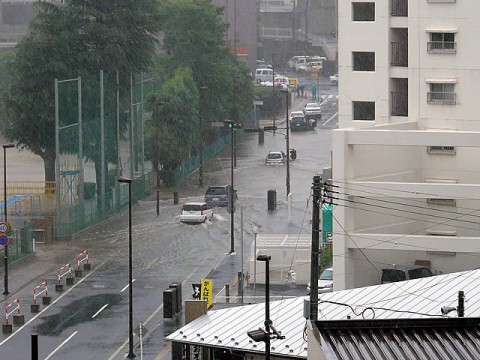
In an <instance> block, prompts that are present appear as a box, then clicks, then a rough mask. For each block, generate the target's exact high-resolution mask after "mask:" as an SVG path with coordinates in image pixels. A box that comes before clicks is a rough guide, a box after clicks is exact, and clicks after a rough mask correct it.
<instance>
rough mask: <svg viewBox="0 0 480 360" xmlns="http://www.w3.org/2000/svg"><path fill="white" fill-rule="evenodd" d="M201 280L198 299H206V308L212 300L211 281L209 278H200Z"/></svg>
mask: <svg viewBox="0 0 480 360" xmlns="http://www.w3.org/2000/svg"><path fill="white" fill-rule="evenodd" d="M201 282H202V288H201V291H200V300H207V308H210V306H212V302H213V294H212V293H213V282H212V280H209V279H202V280H201Z"/></svg>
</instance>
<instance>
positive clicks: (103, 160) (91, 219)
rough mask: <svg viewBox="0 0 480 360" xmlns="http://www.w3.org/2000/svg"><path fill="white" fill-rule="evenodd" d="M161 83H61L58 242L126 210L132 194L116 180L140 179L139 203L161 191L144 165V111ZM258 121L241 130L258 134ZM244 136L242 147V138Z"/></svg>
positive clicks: (183, 169)
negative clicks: (256, 129) (253, 131)
mask: <svg viewBox="0 0 480 360" xmlns="http://www.w3.org/2000/svg"><path fill="white" fill-rule="evenodd" d="M159 85H160V81H159V80H158V79H154V78H152V77H147V76H145V75H144V74H140V75H133V74H131V75H129V76H126V77H124V78H122V76H121V74H107V73H103V72H100V74H98V75H95V76H90V77H86V78H75V79H68V80H60V81H56V82H55V88H56V96H55V100H56V121H55V122H56V127H55V128H56V164H55V165H56V169H55V170H56V171H55V174H56V192H55V194H56V204H57V211H56V217H55V236H57V237H68V236H71V235H73V234H75V233H78V232H80V231H82V230H84V229H87V228H89V227H91V226H93V225H95V224H98V223H99V222H102V221H104V220H107V219H109V218H111V217H112V216H114V215H116V214H118V213H119V212H121V211H123V210H124V209H125V206H126V204H128V194H127V193H126V192H125V191H126V190H125V187H124V186H122V187H120V186H119V184H118V182H117V179H118V178H119V177H122V176H125V177H128V178H131V179H134V182H133V184H132V203H136V202H137V201H138V200H139V199H142V198H145V197H146V196H148V195H149V194H151V193H152V192H153V190H154V184H153V183H151V181H150V180H151V179H153V178H155V177H154V176H150V175H149V171H151V169H152V165H151V164H150V163H146V162H145V150H144V139H145V137H144V136H145V130H144V124H145V121H146V120H147V119H148V117H149V116H150V114H148V113H145V111H144V104H145V102H146V101H147V99H148V98H149V97H150V95H151V94H153V93H154V92H155V91H157V89H159ZM255 115H256V114H255V113H254V112H253V111H252V112H251V113H248V114H247V115H246V116H245V118H244V120H243V121H242V124H243V126H244V127H254V126H256V124H257V121H256V116H255ZM243 134H244V133H243V131H238V133H237V140H239V139H241V138H242V137H243ZM230 141H231V139H230V135H224V136H222V137H220V138H219V139H218V140H216V141H215V142H214V143H212V144H210V145H208V146H205V147H204V149H203V160H204V161H207V160H208V159H210V158H212V157H214V156H216V155H218V154H219V153H220V152H221V151H222V150H223V149H224V148H225V147H226V146H228V145H229V144H230ZM199 160H200V159H199V156H197V155H194V156H192V157H191V158H189V159H188V160H187V161H185V162H184V163H183V164H181V166H179V167H178V168H177V169H175V170H174V171H173V180H174V182H175V183H176V182H179V181H180V180H181V179H183V178H184V177H185V176H186V175H187V174H189V173H191V172H192V171H194V170H195V169H197V168H198V167H199Z"/></svg>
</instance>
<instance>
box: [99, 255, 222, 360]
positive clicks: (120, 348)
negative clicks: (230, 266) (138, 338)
mask: <svg viewBox="0 0 480 360" xmlns="http://www.w3.org/2000/svg"><path fill="white" fill-rule="evenodd" d="M221 261H222V259H220V261H219V262H218V263H217V265H216V267H218V265H219V264H220V262H221ZM206 262H207V260H206V259H205V260H204V261H203V262H202V264H201V265H200V266H198V267H197V268H199V267H201V266H203V265H204V264H205V263H206ZM197 268H195V269H193V270H192V272H191V273H190V274H189V275H188V276H187V277H186V278H185V280H183V281H182V282H181V285H182V287H183V284H184V283H186V282H187V280H188V279H190V278H191V277H192V276H193V275H195V274H196V273H197ZM207 277H208V276H207ZM162 309H163V304H161V305H160V306H159V307H158V308H156V309H155V311H154V312H153V313H152V314H150V316H149V317H148V318H147V319H146V320H145V321H144V322H143V323H142V325H144V326H146V325H148V323H149V322H150V321H151V320H152V319H153V318H154V316H155V315H157V314H158V312H159V311H161V310H162ZM163 322H164V320H161V321H159V322H158V323H157V324H156V325H155V326H154V327H153V329H150V331H149V332H148V334H146V335H145V336H144V337H143V340H144V341H145V340H147V339H148V338H149V337H150V336H151V334H153V333H154V332H155V330H156V329H157V328H158V327H159V326H160V325H162V324H163ZM128 341H129V338H128V337H127V339H126V340H125V341H124V342H123V344H122V345H120V346H119V347H118V348H117V350H116V351H115V352H114V353H113V355H112V356H110V357H109V358H108V360H113V359H116V357H117V355H118V354H119V353H120V352H121V351H122V349H123V348H124V347H126V346H127V344H128ZM137 346H138V345H137ZM137 346H135V344H134V349H135V348H136V347H137ZM127 355H128V354H127ZM124 357H126V355H125V356H124Z"/></svg>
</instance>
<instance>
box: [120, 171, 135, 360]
mask: <svg viewBox="0 0 480 360" xmlns="http://www.w3.org/2000/svg"><path fill="white" fill-rule="evenodd" d="M118 182H120V183H124V184H128V355H127V358H129V359H133V358H134V357H135V354H134V353H133V289H132V288H133V286H132V285H133V280H132V179H128V178H119V179H118Z"/></svg>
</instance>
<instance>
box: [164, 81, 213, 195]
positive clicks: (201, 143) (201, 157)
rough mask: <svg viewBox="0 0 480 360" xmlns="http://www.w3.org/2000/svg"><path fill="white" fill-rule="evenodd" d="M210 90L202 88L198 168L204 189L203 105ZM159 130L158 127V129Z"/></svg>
mask: <svg viewBox="0 0 480 360" xmlns="http://www.w3.org/2000/svg"><path fill="white" fill-rule="evenodd" d="M207 89H208V87H207V86H200V141H199V143H200V151H199V154H198V157H199V162H200V164H199V167H198V186H199V187H203V144H204V139H203V137H204V129H203V127H204V121H203V118H204V116H205V114H204V109H205V104H203V102H204V100H205V91H206V90H207ZM157 128H158V127H157Z"/></svg>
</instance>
